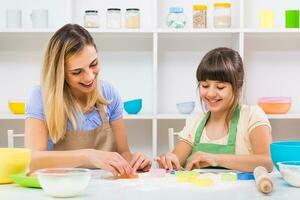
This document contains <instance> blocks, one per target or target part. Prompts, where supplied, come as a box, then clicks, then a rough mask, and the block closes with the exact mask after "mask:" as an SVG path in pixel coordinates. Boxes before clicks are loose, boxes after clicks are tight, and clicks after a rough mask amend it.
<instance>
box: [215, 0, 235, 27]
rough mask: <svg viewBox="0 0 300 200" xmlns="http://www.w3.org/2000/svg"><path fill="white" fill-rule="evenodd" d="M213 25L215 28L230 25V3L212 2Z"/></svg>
mask: <svg viewBox="0 0 300 200" xmlns="http://www.w3.org/2000/svg"><path fill="white" fill-rule="evenodd" d="M214 27H215V28H230V27H231V4H230V3H215V4H214Z"/></svg>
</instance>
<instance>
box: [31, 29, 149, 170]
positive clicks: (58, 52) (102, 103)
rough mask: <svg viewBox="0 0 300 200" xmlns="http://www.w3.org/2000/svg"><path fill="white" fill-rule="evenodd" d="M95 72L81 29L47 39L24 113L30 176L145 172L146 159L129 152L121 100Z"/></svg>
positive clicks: (93, 53) (91, 48)
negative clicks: (44, 171)
mask: <svg viewBox="0 0 300 200" xmlns="http://www.w3.org/2000/svg"><path fill="white" fill-rule="evenodd" d="M99 71H100V64H99V58H98V55H97V48H96V45H95V42H94V40H93V38H92V37H91V35H90V34H89V33H88V31H87V30H85V29H84V28H83V27H81V26H79V25H76V24H67V25H65V26H63V27H62V28H61V29H59V30H58V31H57V32H56V33H55V34H54V35H53V37H52V38H51V39H50V41H49V44H48V47H47V49H46V53H45V57H44V63H43V69H42V76H41V86H40V87H36V88H34V90H33V92H32V93H31V95H30V97H29V99H28V102H27V108H26V121H25V146H26V147H27V148H30V149H32V151H33V156H32V161H31V169H32V170H35V169H39V168H45V167H86V168H102V169H106V170H110V171H111V172H112V173H113V174H114V175H130V174H134V173H135V172H136V170H144V171H147V170H149V168H150V167H151V161H150V160H149V158H147V157H146V156H145V155H143V154H142V153H134V154H132V153H131V152H130V150H129V147H128V142H127V137H126V133H125V127H124V122H123V119H122V112H123V108H122V102H121V99H120V96H119V95H118V93H117V91H116V90H115V88H114V87H113V86H112V85H111V84H109V83H108V82H105V81H100V82H98V74H99Z"/></svg>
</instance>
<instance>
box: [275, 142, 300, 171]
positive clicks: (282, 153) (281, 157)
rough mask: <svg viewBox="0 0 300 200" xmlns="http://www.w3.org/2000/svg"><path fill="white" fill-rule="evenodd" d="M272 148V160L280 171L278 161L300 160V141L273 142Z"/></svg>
mask: <svg viewBox="0 0 300 200" xmlns="http://www.w3.org/2000/svg"><path fill="white" fill-rule="evenodd" d="M270 150H271V158H272V162H273V164H274V166H275V167H276V169H277V170H278V171H279V167H278V164H277V162H284V161H300V141H286V142H273V143H272V144H271V145H270Z"/></svg>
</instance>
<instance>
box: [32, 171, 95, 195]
mask: <svg viewBox="0 0 300 200" xmlns="http://www.w3.org/2000/svg"><path fill="white" fill-rule="evenodd" d="M36 173H37V176H38V180H39V182H40V185H41V187H42V188H43V190H44V191H45V192H46V193H47V194H49V195H51V196H53V197H73V196H77V195H80V194H82V193H83V191H84V190H85V188H86V187H87V186H88V184H89V181H90V179H91V172H90V170H88V169H82V168H47V169H41V170H38V171H37V172H36Z"/></svg>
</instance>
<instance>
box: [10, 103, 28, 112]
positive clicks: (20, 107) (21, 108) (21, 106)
mask: <svg viewBox="0 0 300 200" xmlns="http://www.w3.org/2000/svg"><path fill="white" fill-rule="evenodd" d="M8 107H9V109H10V111H11V112H12V113H14V114H24V113H25V102H24V101H8Z"/></svg>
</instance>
